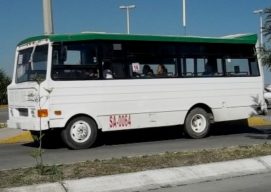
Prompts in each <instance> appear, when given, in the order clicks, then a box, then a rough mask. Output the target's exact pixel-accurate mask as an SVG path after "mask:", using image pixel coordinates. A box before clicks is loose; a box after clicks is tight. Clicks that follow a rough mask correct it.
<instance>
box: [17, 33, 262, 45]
mask: <svg viewBox="0 0 271 192" xmlns="http://www.w3.org/2000/svg"><path fill="white" fill-rule="evenodd" d="M44 39H49V40H50V41H52V42H67V41H87V40H126V41H160V42H161V41H163V42H189V43H190V42H191V43H230V44H254V45H255V44H256V42H257V35H256V34H247V35H238V36H232V37H230V36H229V37H194V36H156V35H127V34H106V33H79V34H62V35H59V34H54V35H42V36H36V37H30V38H27V39H25V40H23V41H21V42H20V43H19V44H18V46H20V45H23V44H26V43H31V42H33V41H39V40H44Z"/></svg>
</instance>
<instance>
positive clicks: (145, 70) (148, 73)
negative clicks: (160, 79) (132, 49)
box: [142, 64, 153, 77]
mask: <svg viewBox="0 0 271 192" xmlns="http://www.w3.org/2000/svg"><path fill="white" fill-rule="evenodd" d="M142 73H143V76H145V77H152V76H153V70H152V69H151V67H150V66H149V65H147V64H146V65H144V66H143V70H142Z"/></svg>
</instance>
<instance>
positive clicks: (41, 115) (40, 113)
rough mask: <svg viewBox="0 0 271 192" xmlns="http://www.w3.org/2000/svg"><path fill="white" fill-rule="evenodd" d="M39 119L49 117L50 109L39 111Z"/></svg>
mask: <svg viewBox="0 0 271 192" xmlns="http://www.w3.org/2000/svg"><path fill="white" fill-rule="evenodd" d="M38 117H41V118H42V117H48V109H39V110H38Z"/></svg>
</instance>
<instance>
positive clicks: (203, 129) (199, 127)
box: [184, 108, 210, 139]
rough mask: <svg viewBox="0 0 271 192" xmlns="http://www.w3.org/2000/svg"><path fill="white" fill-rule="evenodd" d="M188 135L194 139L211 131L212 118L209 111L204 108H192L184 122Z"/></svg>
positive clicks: (202, 136)
mask: <svg viewBox="0 0 271 192" xmlns="http://www.w3.org/2000/svg"><path fill="white" fill-rule="evenodd" d="M184 131H185V133H186V135H187V136H188V137H190V138H193V139H200V138H204V137H206V136H207V135H208V133H209V131H210V118H209V115H208V113H207V112H206V111H205V110H204V109H202V108H194V109H192V110H191V111H190V112H189V113H188V115H187V117H186V119H185V122H184Z"/></svg>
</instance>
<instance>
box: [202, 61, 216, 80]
mask: <svg viewBox="0 0 271 192" xmlns="http://www.w3.org/2000/svg"><path fill="white" fill-rule="evenodd" d="M214 66H216V59H215V58H212V57H210V58H208V61H207V63H205V66H204V68H205V71H204V72H203V74H202V75H204V76H212V75H214V74H215V73H216V71H215V69H214Z"/></svg>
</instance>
